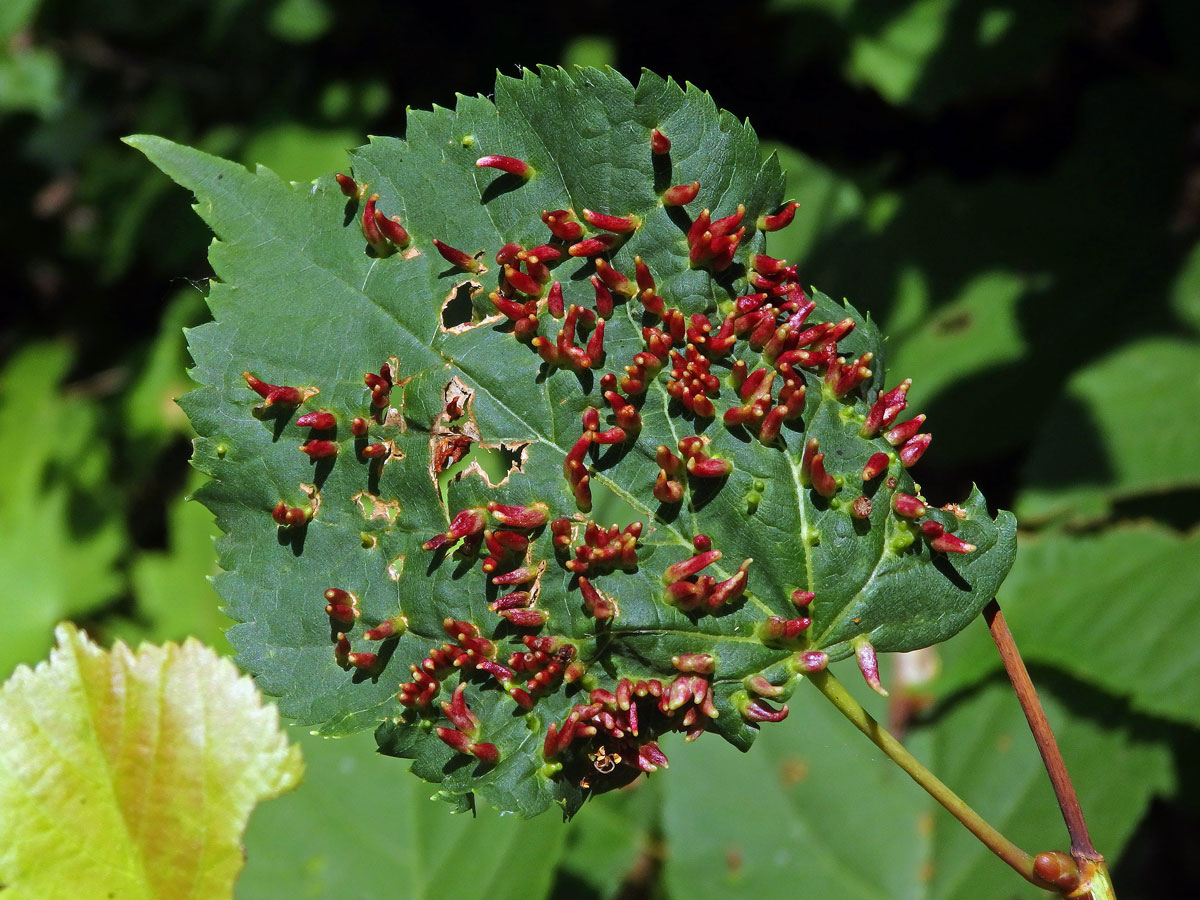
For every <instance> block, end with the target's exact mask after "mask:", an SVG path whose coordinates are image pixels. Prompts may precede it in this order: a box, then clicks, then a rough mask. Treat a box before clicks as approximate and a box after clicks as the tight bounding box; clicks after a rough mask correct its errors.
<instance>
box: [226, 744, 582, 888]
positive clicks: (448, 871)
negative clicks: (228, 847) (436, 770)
mask: <svg viewBox="0 0 1200 900" xmlns="http://www.w3.org/2000/svg"><path fill="white" fill-rule="evenodd" d="M292 733H293V734H294V735H297V736H298V738H299V744H300V746H301V747H302V748H303V750H304V757H305V760H306V762H307V773H306V775H305V779H304V783H303V784H301V785H300V788H299V789H298V790H296V791H294V792H293V793H292V794H290V795H289V796H287V797H284V798H282V799H280V800H279V801H277V802H275V803H269V804H267V805H265V806H261V807H259V808H258V809H257V810H256V811H255V813H254V816H253V817H252V818H251V820H250V827H249V829H248V831H247V833H246V868H245V871H244V872H243V873H242V877H241V879H240V880H239V881H238V886H237V897H238V900H260V898H261V900H268V898H269V900H275V898H278V897H295V898H314V900H315V898H329V900H335V898H336V900H374V898H376V897H379V896H381V894H380V890H381V888H380V885H381V884H389V885H393V886H394V887H393V888H389V889H388V896H392V895H395V896H402V897H404V898H405V900H443V898H446V897H448V896H455V897H461V898H464V900H465V898H472V897H481V898H482V897H487V898H488V900H540V898H542V897H545V896H546V895H547V893H548V891H549V889H550V884H551V881H552V879H553V877H554V867H555V864H556V863H557V862H558V859H559V857H560V855H561V854H562V850H563V845H564V841H565V840H566V832H567V829H566V828H565V827H564V825H563V824H562V822H561V821H559V820H558V818H557V817H555V816H542V817H541V818H538V819H531V820H530V819H522V818H520V817H517V816H500V815H497V813H496V811H495V810H492V809H487V808H482V807H481V808H480V809H479V810H478V811H477V813H476V814H475V815H472V814H471V813H465V814H461V815H450V814H449V812H448V811H447V808H446V806H445V804H443V803H438V802H435V801H433V800H431V799H429V797H428V795H429V792H430V790H431V788H430V787H429V785H427V784H425V783H424V782H421V781H418V780H417V779H415V778H411V777H409V776H408V775H407V774H406V773H405V771H404V770H405V769H407V768H408V766H407V764H405V763H401V762H399V761H397V760H395V759H391V758H389V757H386V756H381V755H379V754H378V753H376V752H374V750H375V742H374V741H373V740H372V739H371V737H370V735H368V734H359V735H355V736H352V737H347V738H322V737H316V736H313V735H309V734H303V735H300V734H299V730H298V729H296V728H293V729H292Z"/></svg>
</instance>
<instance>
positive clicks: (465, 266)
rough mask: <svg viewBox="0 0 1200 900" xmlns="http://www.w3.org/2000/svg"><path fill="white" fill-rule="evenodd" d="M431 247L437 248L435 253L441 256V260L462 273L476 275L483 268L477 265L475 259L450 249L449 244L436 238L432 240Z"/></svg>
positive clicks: (477, 262) (477, 261)
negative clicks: (473, 273)
mask: <svg viewBox="0 0 1200 900" xmlns="http://www.w3.org/2000/svg"><path fill="white" fill-rule="evenodd" d="M433 246H434V247H435V248H437V252H438V253H439V254H441V257H442V259H444V260H446V262H448V263H450V265H452V266H457V267H458V268H460V269H462V270H463V271H464V272H475V273H477V272H479V270H480V269H481V268H483V267H482V266H481V265H480V264H479V260H477V259H475V258H474V257H473V256H468V255H467V254H466V253H464V252H463V251H461V250H458V249H456V248H454V247H451V246H450V245H449V244H446V243H443V242H442V241H439V240H438V239H437V238H434V239H433Z"/></svg>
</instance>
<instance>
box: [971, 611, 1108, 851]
mask: <svg viewBox="0 0 1200 900" xmlns="http://www.w3.org/2000/svg"><path fill="white" fill-rule="evenodd" d="M983 618H984V620H985V621H986V622H987V625H988V630H989V631H990V632H991V633H992V640H993V641H994V642H995V644H996V649H997V650H999V651H1000V659H1001V660H1002V661H1003V662H1004V670H1005V671H1006V672H1007V673H1008V679H1009V681H1011V682H1012V686H1013V690H1014V691H1015V692H1016V694H1017V699H1018V700H1019V701H1020V702H1021V709H1022V710H1024V712H1025V718H1026V720H1027V721H1028V722H1029V730H1030V731H1032V732H1033V738H1034V740H1035V741H1037V745H1038V751H1039V752H1040V753H1041V754H1042V763H1043V764H1044V765H1045V766H1046V772H1047V774H1049V776H1050V783H1051V784H1052V785H1053V786H1054V796H1055V797H1057V798H1058V806H1059V809H1061V810H1062V814H1063V820H1064V821H1065V822H1066V823H1067V832H1068V833H1069V834H1070V835H1071V855H1072V856H1073V857H1075V859H1076V860H1089V861H1092V862H1096V861H1100V860H1103V859H1104V857H1103V856H1101V855H1100V854H1099V853H1097V852H1096V848H1095V847H1094V846H1092V839H1091V837H1090V836H1089V835H1088V830H1087V823H1086V822H1084V820H1083V809H1082V808H1080V806H1079V797H1078V796H1077V795H1076V793H1075V785H1073V784H1072V783H1071V776H1070V775H1069V774H1068V773H1067V764H1066V763H1065V762H1064V761H1063V757H1062V752H1061V751H1060V750H1059V749H1058V741H1056V740H1055V739H1054V732H1053V731H1052V730H1051V729H1050V723H1049V722H1048V721H1047V720H1046V711H1045V710H1044V709H1042V701H1041V700H1039V699H1038V695H1037V689H1036V688H1034V686H1033V682H1032V681H1031V680H1030V679H1029V671H1028V670H1027V669H1026V668H1025V661H1024V660H1023V659H1021V653H1020V651H1019V650H1017V643H1016V641H1015V640H1013V636H1012V632H1011V631H1009V630H1008V623H1007V622H1005V621H1004V613H1002V612H1001V611H1000V604H999V603H997V602H996V601H995V600H992V601H991V602H990V603H989V604H988V605H987V606H985V607H984V608H983Z"/></svg>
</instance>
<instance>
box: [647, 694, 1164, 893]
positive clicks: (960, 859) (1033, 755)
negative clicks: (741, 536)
mask: <svg viewBox="0 0 1200 900" xmlns="http://www.w3.org/2000/svg"><path fill="white" fill-rule="evenodd" d="M1039 684H1040V686H1041V695H1042V699H1043V701H1045V703H1046V707H1047V714H1048V715H1049V717H1050V719H1051V722H1052V723H1053V725H1054V728H1055V733H1056V734H1057V736H1058V740H1059V743H1060V745H1061V747H1062V750H1063V753H1064V754H1065V756H1066V758H1067V760H1068V762H1069V764H1070V766H1071V773H1072V777H1073V778H1074V780H1075V784H1076V785H1077V787H1078V789H1079V792H1080V802H1081V803H1082V805H1083V808H1084V811H1085V813H1086V814H1087V816H1088V823H1089V826H1090V828H1091V831H1092V837H1093V839H1094V841H1095V843H1096V845H1097V846H1099V847H1102V848H1103V850H1104V853H1105V855H1106V856H1107V857H1108V858H1109V859H1110V860H1112V859H1116V858H1117V856H1118V855H1119V853H1120V850H1121V848H1122V847H1123V846H1124V844H1125V842H1126V841H1127V840H1128V838H1129V836H1130V835H1131V834H1132V832H1133V829H1134V826H1135V825H1136V824H1137V822H1138V821H1139V819H1140V818H1141V816H1142V814H1143V812H1144V811H1145V809H1146V807H1147V805H1148V803H1149V801H1150V798H1151V797H1152V796H1153V795H1154V794H1156V793H1160V792H1166V791H1169V790H1170V789H1171V787H1172V774H1171V754H1170V751H1169V749H1168V747H1167V745H1166V744H1165V742H1161V741H1159V740H1156V739H1154V738H1157V737H1158V736H1157V735H1156V734H1155V733H1154V732H1153V730H1152V729H1147V725H1146V723H1145V722H1144V721H1139V720H1138V718H1137V717H1135V716H1128V715H1126V714H1125V713H1124V712H1122V711H1120V710H1118V709H1115V708H1114V706H1115V705H1117V702H1116V701H1114V700H1113V698H1111V697H1107V696H1105V695H1103V694H1098V693H1094V692H1090V691H1088V690H1087V689H1086V688H1082V687H1081V686H1079V685H1077V684H1074V683H1063V682H1062V681H1061V679H1055V678H1053V677H1049V678H1039ZM864 702H865V701H864ZM793 704H794V705H795V707H796V710H795V714H794V715H793V716H792V718H791V719H789V721H788V722H785V723H784V724H783V725H782V726H780V727H779V728H776V729H772V730H770V731H769V732H765V733H764V734H763V735H762V738H761V740H760V743H761V744H762V746H760V747H758V748H756V750H755V752H754V753H753V754H751V755H750V756H749V757H747V758H745V759H742V758H739V757H737V755H736V753H735V752H733V751H732V750H731V748H728V747H725V746H722V745H720V744H718V743H716V742H715V741H710V740H701V741H700V742H699V743H698V744H697V746H696V747H695V748H693V750H692V751H691V752H690V753H687V754H681V755H680V756H679V761H678V763H676V764H674V765H673V766H672V773H671V775H672V777H671V778H670V779H667V780H666V781H665V782H664V785H663V786H664V795H665V806H664V823H665V837H666V839H667V841H668V843H669V845H670V847H671V851H672V852H671V854H670V856H669V857H668V858H667V864H666V870H665V879H666V885H667V890H668V895H669V896H670V897H672V898H684V897H687V898H692V900H708V898H718V897H719V898H722V900H736V898H741V897H746V898H755V900H757V898H760V897H780V896H794V897H800V898H807V897H839V898H856V900H876V898H878V900H884V898H887V900H891V898H896V897H923V898H929V900H952V898H953V900H959V898H961V900H993V898H994V900H1010V898H1016V897H1022V898H1024V897H1028V898H1041V897H1044V896H1045V894H1044V893H1043V892H1042V891H1039V890H1037V889H1036V888H1033V887H1032V886H1030V885H1027V884H1025V883H1024V882H1021V881H1020V880H1019V879H1015V878H1014V877H1013V875H1012V873H1011V871H1009V870H1008V869H1007V867H1006V866H1005V865H1004V863H1002V862H1000V860H998V859H997V858H996V857H994V856H992V855H991V853H990V851H988V850H987V848H985V847H984V846H983V845H982V844H981V843H979V842H978V841H977V840H976V839H975V838H974V837H973V836H972V835H971V834H970V833H968V832H967V831H965V830H964V829H963V828H962V827H960V826H959V824H958V823H957V822H956V821H954V820H953V819H952V818H951V817H950V816H949V815H948V814H947V813H946V812H945V811H944V810H943V809H942V808H941V807H940V806H938V805H937V804H936V802H935V801H933V800H932V799H931V798H930V797H929V796H928V795H927V794H925V793H924V792H923V791H921V789H920V788H918V787H917V786H916V785H915V784H914V783H913V782H911V781H910V780H909V779H908V776H907V775H905V774H904V773H903V772H902V771H900V770H899V769H898V768H896V767H894V766H892V765H891V764H890V763H889V762H888V760H886V759H885V758H882V757H881V756H880V754H879V752H878V751H877V750H876V749H875V748H874V747H873V746H872V745H871V744H870V743H869V742H868V741H865V740H863V738H862V736H861V735H860V734H858V733H857V732H855V731H854V730H853V729H852V728H851V726H850V725H849V724H848V723H847V722H846V721H845V720H844V719H842V718H841V717H840V716H839V715H838V713H837V711H836V710H835V709H833V707H831V706H830V705H829V704H828V703H826V702H825V700H824V698H821V697H819V696H818V695H817V693H816V692H815V691H808V690H806V689H804V688H801V689H800V690H799V691H798V692H797V694H796V696H795V697H794V698H793ZM872 705H875V706H876V707H878V704H872ZM882 712H883V711H881V710H880V711H877V714H880V713H882ZM906 743H907V744H908V746H909V749H910V750H912V752H913V753H914V754H915V755H916V756H917V757H918V758H919V759H920V760H921V762H922V763H923V764H925V765H926V766H928V767H930V768H932V769H934V770H935V771H937V773H938V775H939V777H941V778H942V780H944V781H945V782H946V783H947V784H949V785H950V787H951V788H952V789H953V790H954V791H956V792H957V793H958V794H959V795H960V796H962V797H963V799H964V800H966V801H967V802H968V803H969V804H971V806H972V807H973V808H975V809H976V810H977V811H979V812H980V813H981V814H982V815H983V816H984V817H985V818H986V819H987V820H988V821H990V822H991V823H992V824H993V825H995V826H996V827H997V828H999V829H1000V830H1001V831H1002V832H1003V833H1004V834H1005V835H1006V836H1007V837H1009V838H1011V839H1012V840H1014V841H1015V842H1016V843H1017V844H1018V845H1019V846H1021V847H1023V848H1025V849H1026V850H1029V851H1031V852H1041V851H1043V850H1050V849H1060V848H1064V847H1065V845H1066V843H1067V836H1066V831H1065V829H1064V828H1063V825H1062V818H1061V816H1060V814H1059V811H1058V807H1057V805H1056V803H1055V799H1054V792H1053V790H1052V789H1051V787H1050V783H1049V780H1048V779H1047V777H1046V775H1045V771H1044V769H1043V767H1042V762H1041V759H1040V757H1039V756H1038V752H1037V746H1036V745H1035V744H1034V742H1033V740H1032V738H1031V737H1030V735H1029V729H1028V726H1027V725H1026V723H1025V719H1024V717H1023V715H1022V713H1021V708H1020V706H1019V704H1018V703H1017V702H1016V700H1015V699H1014V698H1013V696H1012V692H1011V690H1010V689H1009V688H1008V686H1007V684H1002V683H1000V682H998V681H993V682H990V683H988V684H985V685H984V686H982V687H979V688H977V689H974V690H972V691H969V692H966V693H963V694H960V695H958V696H956V697H954V698H952V699H951V700H950V701H949V702H948V703H947V704H945V705H944V706H942V707H938V708H936V709H935V711H934V713H933V716H932V717H931V718H930V719H929V720H928V721H927V722H926V723H925V724H923V725H921V726H920V727H917V728H915V729H913V730H912V731H911V732H910V733H909V737H908V739H907V741H906ZM1113 772H1120V773H1121V777H1120V778H1113V777H1112V773H1113ZM747 810H753V815H747V814H746V811H747ZM730 822H736V823H737V827H736V828H731V827H729V826H728V823H730Z"/></svg>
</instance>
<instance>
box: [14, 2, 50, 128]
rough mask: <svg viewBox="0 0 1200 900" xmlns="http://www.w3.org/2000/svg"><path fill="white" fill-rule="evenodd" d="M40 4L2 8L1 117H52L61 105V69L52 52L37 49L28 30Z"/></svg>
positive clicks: (16, 3) (20, 4)
mask: <svg viewBox="0 0 1200 900" xmlns="http://www.w3.org/2000/svg"><path fill="white" fill-rule="evenodd" d="M40 5H41V0H5V2H4V3H3V4H0V116H3V115H4V114H5V113H11V112H32V113H36V114H37V115H39V116H42V117H47V116H49V115H51V114H52V113H53V112H54V111H55V110H56V109H57V108H58V105H59V103H60V101H61V91H62V67H61V65H60V63H59V61H58V56H57V55H55V54H54V53H53V52H52V51H50V50H47V49H45V48H42V47H38V46H35V45H34V43H33V36H32V33H31V31H30V30H29V29H31V27H32V25H33V19H34V16H35V14H36V13H37V10H38V7H39V6H40Z"/></svg>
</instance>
